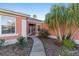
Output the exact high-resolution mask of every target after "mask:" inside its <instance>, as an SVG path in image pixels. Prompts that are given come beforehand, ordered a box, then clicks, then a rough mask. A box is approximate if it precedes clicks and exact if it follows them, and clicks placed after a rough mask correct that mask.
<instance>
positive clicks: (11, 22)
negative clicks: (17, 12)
mask: <svg viewBox="0 0 79 59" xmlns="http://www.w3.org/2000/svg"><path fill="white" fill-rule="evenodd" d="M15 24H16V19H15V17H12V16H1V34H14V33H15Z"/></svg>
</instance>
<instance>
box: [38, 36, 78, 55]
mask: <svg viewBox="0 0 79 59" xmlns="http://www.w3.org/2000/svg"><path fill="white" fill-rule="evenodd" d="M38 38H39V39H40V40H41V41H42V42H43V45H44V48H45V52H46V55H47V56H59V55H61V56H79V47H78V49H76V50H74V51H73V50H69V49H68V48H66V47H63V46H61V45H60V43H59V42H57V40H56V39H50V38H42V37H38ZM78 46H79V45H78ZM62 47H63V48H62Z"/></svg>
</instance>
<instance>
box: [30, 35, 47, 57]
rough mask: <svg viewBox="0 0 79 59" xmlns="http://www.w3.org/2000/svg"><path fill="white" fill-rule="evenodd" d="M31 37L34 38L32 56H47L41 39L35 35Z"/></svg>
mask: <svg viewBox="0 0 79 59" xmlns="http://www.w3.org/2000/svg"><path fill="white" fill-rule="evenodd" d="M31 38H32V39H33V40H34V44H33V47H32V51H31V53H30V56H46V54H45V51H44V47H43V43H42V42H41V41H40V39H38V38H37V37H35V36H32V37H31Z"/></svg>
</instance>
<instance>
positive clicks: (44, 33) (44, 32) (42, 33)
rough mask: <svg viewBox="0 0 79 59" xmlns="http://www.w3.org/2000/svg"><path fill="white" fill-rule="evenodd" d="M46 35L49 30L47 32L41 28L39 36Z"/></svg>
mask: <svg viewBox="0 0 79 59" xmlns="http://www.w3.org/2000/svg"><path fill="white" fill-rule="evenodd" d="M48 35H49V32H48V31H47V30H41V31H40V32H39V36H40V37H44V38H46V37H48Z"/></svg>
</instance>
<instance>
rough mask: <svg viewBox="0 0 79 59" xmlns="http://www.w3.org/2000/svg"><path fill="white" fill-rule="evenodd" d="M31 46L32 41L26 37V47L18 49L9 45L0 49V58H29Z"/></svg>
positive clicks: (16, 46) (13, 45)
mask: <svg viewBox="0 0 79 59" xmlns="http://www.w3.org/2000/svg"><path fill="white" fill-rule="evenodd" d="M32 45H33V40H32V39H31V38H29V37H28V39H27V45H26V47H24V48H22V47H19V46H18V45H17V44H11V45H7V46H2V47H0V56H29V55H30V52H31V49H32Z"/></svg>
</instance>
